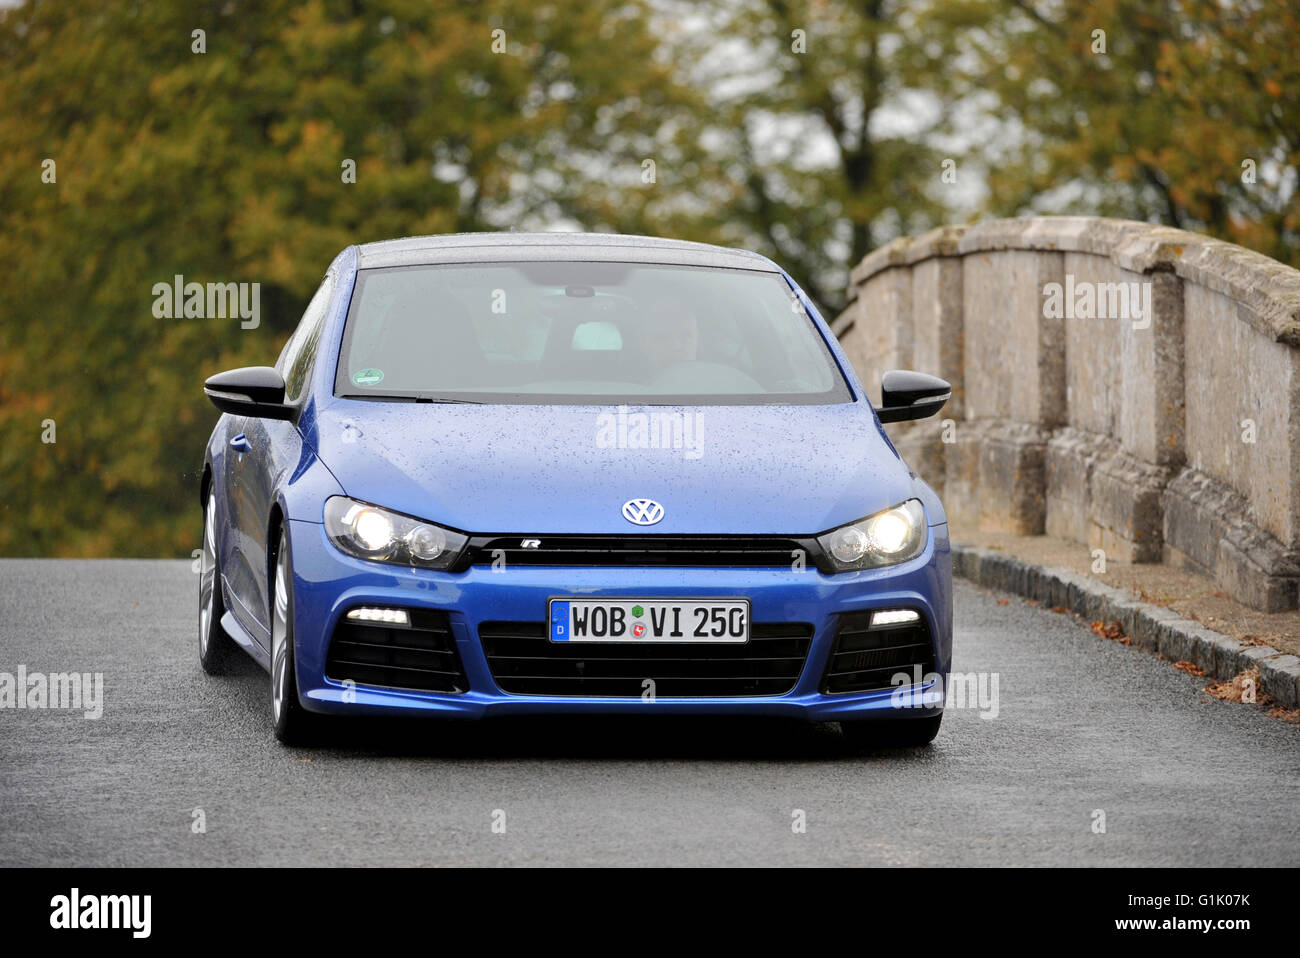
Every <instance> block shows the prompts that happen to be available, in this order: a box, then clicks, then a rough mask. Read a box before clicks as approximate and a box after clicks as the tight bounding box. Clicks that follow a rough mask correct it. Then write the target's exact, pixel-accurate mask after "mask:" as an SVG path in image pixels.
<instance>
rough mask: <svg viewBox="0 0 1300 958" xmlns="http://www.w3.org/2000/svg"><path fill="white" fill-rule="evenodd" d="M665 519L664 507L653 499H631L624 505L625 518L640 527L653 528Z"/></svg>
mask: <svg viewBox="0 0 1300 958" xmlns="http://www.w3.org/2000/svg"><path fill="white" fill-rule="evenodd" d="M663 517H664V507H663V506H661V505H659V503H657V502H655V501H654V500H653V499H629V500H628V501H627V502H625V503H623V518H624V519H626V520H627V521H628V522H632V523H635V524H636V525H638V526H652V525H654V524H655V523H656V522H658V521H659V520H660V519H662V518H663Z"/></svg>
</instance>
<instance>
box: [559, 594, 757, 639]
mask: <svg viewBox="0 0 1300 958" xmlns="http://www.w3.org/2000/svg"><path fill="white" fill-rule="evenodd" d="M548 618H549V620H550V637H551V641H552V642H672V643H680V644H694V643H708V644H711V645H714V644H718V643H723V642H727V643H732V644H742V643H745V642H748V641H749V600H748V599H667V600H665V599H594V600H593V599H551V600H550V615H549V616H548Z"/></svg>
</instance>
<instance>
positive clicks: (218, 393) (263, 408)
mask: <svg viewBox="0 0 1300 958" xmlns="http://www.w3.org/2000/svg"><path fill="white" fill-rule="evenodd" d="M203 391H204V392H205V393H207V396H208V398H209V399H210V400H212V405H214V406H216V407H217V408H218V409H220V410H221V411H222V412H228V413H231V414H233V415H236V416H253V417H254V418H257V419H293V418H294V416H296V415H297V410H296V409H294V407H292V406H286V405H285V402H284V377H283V376H281V375H280V373H279V370H277V369H275V368H273V367H271V366H244V367H242V368H240V369H229V370H227V371H226V372H224V373H217V374H216V375H215V376H211V377H209V378H208V380H207V382H205V383H204V384H203Z"/></svg>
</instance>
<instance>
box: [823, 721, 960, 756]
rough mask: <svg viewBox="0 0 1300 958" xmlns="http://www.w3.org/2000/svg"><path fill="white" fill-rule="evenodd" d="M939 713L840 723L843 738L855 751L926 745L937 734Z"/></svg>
mask: <svg viewBox="0 0 1300 958" xmlns="http://www.w3.org/2000/svg"><path fill="white" fill-rule="evenodd" d="M942 721H943V715H942V713H941V714H939V715H935V716H932V717H930V718H912V719H881V720H876V721H860V722H841V723H840V731H842V732H843V733H844V740H845V741H846V742H847V743H848V744H849V747H850V748H851V749H852V750H853V751H855V752H873V751H876V750H878V749H884V748H920V747H922V746H925V745H929V744H930V743H931V742H933V741H934V737H935V736H936V735H938V734H939V724H940V723H941V722H942Z"/></svg>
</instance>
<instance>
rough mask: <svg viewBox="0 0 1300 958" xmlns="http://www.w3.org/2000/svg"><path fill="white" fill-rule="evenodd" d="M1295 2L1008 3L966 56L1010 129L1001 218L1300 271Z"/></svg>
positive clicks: (1000, 171)
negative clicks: (1077, 225)
mask: <svg viewBox="0 0 1300 958" xmlns="http://www.w3.org/2000/svg"><path fill="white" fill-rule="evenodd" d="M1298 35H1300V10H1298V9H1297V8H1296V6H1295V5H1294V3H1291V2H1289V0H1254V2H1251V3H1241V4H1238V3H1224V2H1220V0H1154V2H1153V0H1062V2H1060V3H1054V4H1048V3H1045V2H1041V0H1004V2H1001V3H999V4H997V7H996V9H995V15H994V16H991V17H990V18H989V21H988V25H987V27H986V28H985V29H984V30H981V31H976V32H972V33H971V34H970V35H968V37H967V38H966V42H965V43H964V45H963V57H962V58H960V59H959V60H958V61H957V62H958V63H961V64H964V65H965V69H964V70H963V77H962V78H963V80H964V83H965V85H966V89H967V90H968V91H974V90H986V91H990V92H991V93H993V94H994V95H995V96H996V98H997V110H998V111H999V112H1000V114H1001V116H1002V117H1003V119H1004V120H1006V121H1007V122H1006V123H1005V124H1004V127H1003V136H1002V137H1001V138H1000V141H999V142H998V143H996V144H994V145H992V146H990V147H987V148H985V149H983V150H981V151H980V152H981V153H982V160H983V163H984V165H985V166H986V167H987V168H988V169H989V171H990V175H989V185H990V191H991V196H990V201H989V204H988V210H989V211H990V212H992V213H994V214H996V215H1009V214H1018V213H1026V212H1040V213H1045V212H1054V213H1070V212H1078V213H1088V214H1092V215H1099V214H1100V215H1111V216H1120V217H1126V218H1130V219H1140V220H1148V221H1151V222H1161V223H1165V224H1168V225H1171V226H1177V227H1181V228H1185V229H1190V230H1196V231H1201V232H1205V233H1209V234H1210V235H1213V236H1217V237H1220V238H1222V239H1226V240H1230V241H1232V242H1237V243H1241V244H1243V245H1246V246H1249V247H1251V248H1254V249H1257V250H1259V251H1261V252H1263V253H1266V254H1268V255H1270V256H1272V257H1274V258H1276V259H1279V260H1281V261H1283V262H1289V263H1292V264H1296V265H1300V246H1297V242H1296V241H1297V239H1298V238H1300V207H1297V204H1296V187H1297V178H1298V175H1300V61H1298V60H1297V59H1296V57H1295V53H1294V46H1295V38H1296V37H1297V36H1298Z"/></svg>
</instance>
